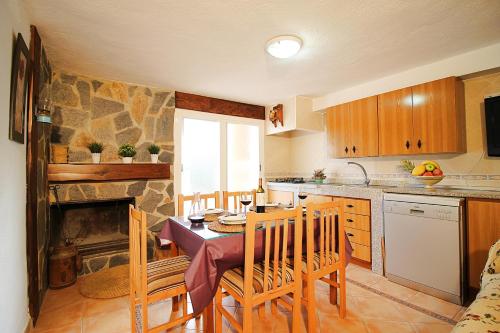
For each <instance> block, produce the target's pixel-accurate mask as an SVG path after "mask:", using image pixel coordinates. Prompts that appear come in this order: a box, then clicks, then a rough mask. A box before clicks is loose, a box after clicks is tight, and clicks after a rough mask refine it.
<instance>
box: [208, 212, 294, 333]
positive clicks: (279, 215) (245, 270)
mask: <svg viewBox="0 0 500 333" xmlns="http://www.w3.org/2000/svg"><path fill="white" fill-rule="evenodd" d="M290 219H294V220H295V221H300V223H294V224H293V227H294V239H293V246H294V249H293V253H294V258H295V259H294V264H295V266H294V267H301V254H302V224H303V223H302V210H301V208H297V209H294V210H280V211H275V212H270V213H262V214H257V213H255V212H250V213H248V215H247V222H246V226H245V263H244V266H243V267H239V268H235V269H231V270H229V271H226V273H224V275H223V277H222V279H221V282H220V284H219V287H218V289H217V293H216V295H215V332H221V331H222V316H224V317H225V318H226V319H227V320H228V321H229V322H230V323H231V325H232V326H233V327H234V328H235V329H236V330H237V331H238V332H240V333H241V332H245V333H249V332H252V310H253V308H254V307H256V306H258V307H259V315H260V314H261V310H263V309H264V307H263V305H265V302H266V301H269V300H278V301H279V302H280V304H282V305H283V306H284V307H286V308H287V309H290V310H291V311H292V332H296V333H297V332H299V331H300V315H301V312H300V306H301V304H300V299H301V288H302V285H301V283H302V281H301V272H300V269H299V270H293V269H292V268H291V267H290V266H289V265H288V263H287V260H286V256H287V251H288V247H289V245H288V244H287V243H288V242H287V241H286V240H287V239H288V235H289V233H290V232H291V231H290V229H291V225H292V224H291V223H290ZM260 223H262V225H263V227H264V229H262V230H256V226H257V225H258V224H260ZM257 233H259V234H257ZM281 235H282V239H281V241H280V237H281ZM283 240H285V241H283ZM256 241H257V242H258V244H257V246H256V244H255V243H256ZM256 248H262V252H263V260H262V261H259V262H257V263H255V262H254V259H255V250H256ZM223 289H224V290H225V291H224V292H223ZM285 295H289V296H291V297H292V303H291V304H290V303H289V302H287V301H285V300H284V299H282V298H281V297H283V296H285ZM226 296H233V297H234V299H235V300H236V301H237V302H239V303H240V304H241V305H242V307H243V323H242V324H240V323H238V322H237V320H236V319H235V318H234V317H233V316H232V315H231V313H229V312H228V311H227V310H226V309H225V308H224V307H223V306H222V298H223V297H226ZM262 313H263V311H262Z"/></svg>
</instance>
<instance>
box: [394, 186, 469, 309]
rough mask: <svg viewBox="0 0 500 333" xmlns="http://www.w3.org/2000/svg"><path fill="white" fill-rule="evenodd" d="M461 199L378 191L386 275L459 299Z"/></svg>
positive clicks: (461, 278) (458, 301)
mask: <svg viewBox="0 0 500 333" xmlns="http://www.w3.org/2000/svg"><path fill="white" fill-rule="evenodd" d="M463 212H464V199H463V198H451V197H438V196H425V195H408V194H392V193H386V194H384V234H385V252H386V274H387V278H388V279H389V280H390V281H393V282H396V283H398V284H401V285H405V286H407V287H410V288H412V289H416V290H419V291H422V292H424V293H427V294H430V295H433V296H436V297H439V298H442V299H444V300H447V301H450V302H453V303H456V304H463V299H464V287H465V281H464V279H465V274H464V221H463V216H464V214H463Z"/></svg>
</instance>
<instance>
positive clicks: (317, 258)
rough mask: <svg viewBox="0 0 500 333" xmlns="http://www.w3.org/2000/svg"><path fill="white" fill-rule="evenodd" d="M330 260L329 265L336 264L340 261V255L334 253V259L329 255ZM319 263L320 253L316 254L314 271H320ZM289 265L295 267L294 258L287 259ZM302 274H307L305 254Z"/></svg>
mask: <svg viewBox="0 0 500 333" xmlns="http://www.w3.org/2000/svg"><path fill="white" fill-rule="evenodd" d="M324 258H325V255H323V259H324ZM328 258H329V264H333V263H334V262H337V261H339V260H340V259H339V255H338V253H334V254H333V257H332V254H331V253H329V255H328ZM319 262H320V256H319V252H314V256H313V271H317V270H319ZM287 263H288V264H289V265H290V266H291V267H293V257H290V258H287ZM302 272H303V273H307V255H305V254H304V255H303V256H302Z"/></svg>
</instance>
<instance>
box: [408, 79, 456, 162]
mask: <svg viewBox="0 0 500 333" xmlns="http://www.w3.org/2000/svg"><path fill="white" fill-rule="evenodd" d="M412 95H413V138H414V140H416V145H417V146H416V149H415V152H416V153H418V154H427V153H461V152H465V111H464V103H465V101H464V86H463V82H462V81H461V80H459V79H457V78H455V77H449V78H446V79H441V80H436V81H432V82H427V83H424V84H419V85H417V86H414V87H412Z"/></svg>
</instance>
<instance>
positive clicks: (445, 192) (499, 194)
mask: <svg viewBox="0 0 500 333" xmlns="http://www.w3.org/2000/svg"><path fill="white" fill-rule="evenodd" d="M268 184H270V185H271V186H279V187H288V188H290V189H291V188H298V187H299V186H300V187H301V188H306V189H313V188H315V189H318V190H320V192H323V193H325V192H331V191H332V190H333V191H334V192H338V191H339V190H343V191H346V192H348V191H349V189H352V190H355V192H357V193H359V192H360V191H362V190H363V189H367V190H370V191H372V190H379V191H381V192H385V193H402V194H418V195H434V196H443V197H458V198H481V199H496V200H500V189H499V190H498V191H496V190H481V189H471V188H453V187H445V186H435V187H433V188H431V189H427V188H424V187H417V186H388V185H370V186H364V185H354V184H336V183H333V184H332V183H330V184H329V183H326V184H315V183H302V184H293V183H276V182H268ZM325 194H326V193H325Z"/></svg>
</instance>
